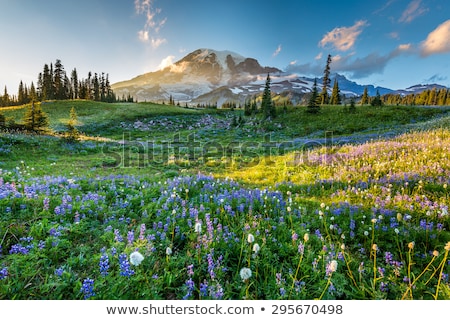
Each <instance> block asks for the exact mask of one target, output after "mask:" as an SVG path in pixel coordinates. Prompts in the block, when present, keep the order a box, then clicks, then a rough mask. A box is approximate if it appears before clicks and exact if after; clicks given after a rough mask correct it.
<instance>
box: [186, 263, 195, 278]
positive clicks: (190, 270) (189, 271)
mask: <svg viewBox="0 0 450 320" xmlns="http://www.w3.org/2000/svg"><path fill="white" fill-rule="evenodd" d="M187 274H188V276H193V275H194V265H193V264H190V265H188V266H187Z"/></svg>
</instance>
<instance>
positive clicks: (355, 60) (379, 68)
mask: <svg viewBox="0 0 450 320" xmlns="http://www.w3.org/2000/svg"><path fill="white" fill-rule="evenodd" d="M408 53H414V49H413V46H412V45H411V44H401V45H399V46H398V47H396V48H395V49H394V50H392V51H391V52H389V53H388V54H385V55H381V54H379V53H377V52H373V53H370V54H368V55H366V56H364V57H355V53H354V52H351V53H349V54H346V55H344V56H342V55H335V56H332V61H333V62H332V63H331V70H332V72H346V73H349V74H350V75H351V76H352V77H354V78H364V77H367V76H369V75H371V74H374V73H383V71H384V69H385V67H386V66H387V64H388V63H389V62H390V61H391V60H392V59H394V58H396V57H398V56H400V55H403V54H408ZM287 71H291V72H299V73H304V74H313V75H321V74H322V72H323V63H319V62H315V63H306V64H302V65H289V66H288V67H287Z"/></svg>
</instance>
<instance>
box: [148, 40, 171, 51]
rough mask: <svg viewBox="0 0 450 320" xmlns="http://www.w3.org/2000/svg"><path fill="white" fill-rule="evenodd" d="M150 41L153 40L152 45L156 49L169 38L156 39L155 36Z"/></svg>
mask: <svg viewBox="0 0 450 320" xmlns="http://www.w3.org/2000/svg"><path fill="white" fill-rule="evenodd" d="M150 42H151V44H152V47H153V48H154V49H156V48H158V47H159V46H160V45H162V44H164V43H166V42H167V40H166V39H163V38H156V39H155V38H152V39H151V41H150Z"/></svg>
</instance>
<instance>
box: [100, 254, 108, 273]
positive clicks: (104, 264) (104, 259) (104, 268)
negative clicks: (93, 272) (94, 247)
mask: <svg viewBox="0 0 450 320" xmlns="http://www.w3.org/2000/svg"><path fill="white" fill-rule="evenodd" d="M98 265H99V267H100V274H101V275H102V276H104V277H106V276H107V275H108V269H109V257H108V255H107V254H103V255H102V256H101V257H100V262H99V264H98Z"/></svg>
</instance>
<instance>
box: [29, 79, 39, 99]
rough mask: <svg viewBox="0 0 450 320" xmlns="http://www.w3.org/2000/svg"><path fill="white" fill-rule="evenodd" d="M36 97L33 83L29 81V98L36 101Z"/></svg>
mask: <svg viewBox="0 0 450 320" xmlns="http://www.w3.org/2000/svg"><path fill="white" fill-rule="evenodd" d="M37 98H38V96H37V94H36V89H35V88H34V83H33V82H31V86H30V94H29V99H30V100H31V101H36V100H37Z"/></svg>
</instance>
